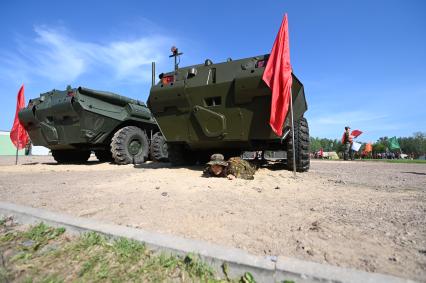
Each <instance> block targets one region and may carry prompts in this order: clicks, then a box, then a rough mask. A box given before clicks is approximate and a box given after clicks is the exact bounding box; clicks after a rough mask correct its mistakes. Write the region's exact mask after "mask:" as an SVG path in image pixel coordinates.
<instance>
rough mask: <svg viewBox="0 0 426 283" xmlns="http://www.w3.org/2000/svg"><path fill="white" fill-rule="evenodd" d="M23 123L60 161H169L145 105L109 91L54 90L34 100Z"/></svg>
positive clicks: (36, 142)
mask: <svg viewBox="0 0 426 283" xmlns="http://www.w3.org/2000/svg"><path fill="white" fill-rule="evenodd" d="M19 120H20V121H21V123H22V125H23V126H24V127H25V129H26V130H27V132H28V134H29V136H30V138H31V141H32V143H33V144H34V145H41V146H45V147H47V148H49V149H51V151H52V155H53V157H54V159H55V160H56V161H57V162H59V163H81V162H86V161H87V160H88V159H89V156H90V154H91V152H92V151H94V152H95V154H96V157H97V158H98V159H99V160H100V161H115V162H116V163H118V164H129V163H133V164H137V163H143V162H144V161H145V160H146V159H147V158H148V156H149V151H151V157H152V158H153V159H155V160H165V159H167V148H166V145H165V141H164V138H163V136H162V135H161V132H160V131H159V128H158V126H157V123H156V121H155V119H154V118H153V116H152V115H151V112H150V110H149V109H148V108H147V107H146V105H145V104H144V103H142V102H140V101H138V100H134V99H130V98H128V97H125V96H121V95H118V94H114V93H111V92H105V91H97V90H92V89H88V88H84V87H78V88H71V87H68V88H67V89H66V90H64V91H60V90H52V91H49V92H46V93H42V94H41V95H40V97H39V98H36V99H31V100H30V102H29V104H28V106H27V107H26V108H24V109H22V110H21V111H20V112H19Z"/></svg>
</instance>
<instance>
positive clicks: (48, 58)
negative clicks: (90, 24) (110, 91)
mask: <svg viewBox="0 0 426 283" xmlns="http://www.w3.org/2000/svg"><path fill="white" fill-rule="evenodd" d="M34 31H35V38H33V39H26V40H19V41H18V48H17V50H16V51H15V52H14V53H10V52H8V53H6V52H4V51H3V52H2V51H1V50H0V63H1V64H0V74H1V75H4V76H8V77H10V78H14V79H16V78H20V80H26V81H28V80H31V79H32V80H36V79H38V78H42V79H47V80H49V81H52V82H55V83H70V82H74V81H75V80H77V79H78V78H79V77H81V76H82V75H93V74H94V75H97V76H104V79H105V80H106V79H109V80H116V81H119V82H138V83H142V82H148V81H149V80H150V68H151V62H152V61H156V62H162V61H164V59H165V57H166V55H167V53H166V51H167V50H168V49H169V46H171V44H172V43H174V42H173V40H172V39H171V38H167V37H165V36H160V35H146V36H141V37H139V38H136V39H134V40H128V41H123V40H117V41H112V42H108V43H106V44H101V43H98V42H86V41H82V40H78V39H77V38H75V37H73V36H70V35H69V34H68V33H67V31H66V30H64V29H52V28H48V27H45V26H36V27H35V28H34Z"/></svg>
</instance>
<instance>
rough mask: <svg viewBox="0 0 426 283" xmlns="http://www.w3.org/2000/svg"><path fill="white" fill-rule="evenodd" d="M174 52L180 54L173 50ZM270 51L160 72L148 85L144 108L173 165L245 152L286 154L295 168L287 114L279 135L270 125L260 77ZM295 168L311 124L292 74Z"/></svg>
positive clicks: (303, 164) (305, 150)
mask: <svg viewBox="0 0 426 283" xmlns="http://www.w3.org/2000/svg"><path fill="white" fill-rule="evenodd" d="M172 52H173V55H172V56H171V57H175V62H176V57H177V56H179V55H180V53H178V52H177V49H172ZM268 57H269V56H268V55H260V56H255V57H250V58H245V59H240V60H235V61H233V60H230V59H228V61H227V62H222V63H217V64H214V63H213V62H212V61H211V60H209V59H207V60H206V61H205V62H204V63H203V64H199V65H193V66H188V67H184V68H178V66H177V64H176V63H175V70H174V71H172V72H168V73H164V74H160V81H159V82H158V83H157V84H156V85H154V86H153V87H152V88H151V91H150V95H149V98H148V106H149V107H150V109H151V111H152V113H153V114H154V116H155V118H156V120H157V122H158V124H159V126H160V128H161V131H162V133H163V134H164V136H165V138H166V140H167V145H168V153H169V159H170V162H171V163H172V164H174V165H183V164H193V163H195V162H197V161H199V162H205V161H206V160H207V158H208V157H209V155H210V154H212V153H215V152H220V153H223V154H225V156H226V155H227V156H228V157H230V156H238V155H240V154H241V153H242V152H243V151H263V152H264V151H283V152H286V153H287V154H286V156H287V166H288V168H289V169H293V160H292V157H293V152H292V139H291V134H289V133H290V129H291V123H290V117H289V116H290V115H288V116H287V119H286V120H285V122H284V124H283V129H284V131H283V132H284V135H283V136H282V137H278V136H277V135H275V133H274V132H273V131H272V130H271V128H270V126H269V117H270V108H271V91H270V89H269V88H268V87H267V85H266V84H265V83H264V82H263V81H262V75H263V72H264V69H265V66H266V64H267V62H268ZM292 99H293V107H294V120H295V157H296V162H295V163H296V169H297V170H298V171H307V170H308V169H309V165H310V159H309V128H308V122H307V120H306V119H305V118H304V116H303V114H304V113H305V112H306V110H307V103H306V99H305V92H304V88H303V85H302V83H301V82H300V81H299V80H298V79H297V78H296V76H294V75H293V85H292Z"/></svg>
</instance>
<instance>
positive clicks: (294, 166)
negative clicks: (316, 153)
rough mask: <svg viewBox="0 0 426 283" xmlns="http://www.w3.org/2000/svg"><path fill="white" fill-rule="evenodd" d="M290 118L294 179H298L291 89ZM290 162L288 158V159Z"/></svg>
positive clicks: (291, 93) (291, 92)
mask: <svg viewBox="0 0 426 283" xmlns="http://www.w3.org/2000/svg"><path fill="white" fill-rule="evenodd" d="M290 116H291V140H292V147H293V177H294V178H296V150H295V144H294V116H293V90H292V88H291V87H290ZM287 160H288V157H287Z"/></svg>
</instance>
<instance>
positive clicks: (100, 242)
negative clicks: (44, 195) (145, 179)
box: [0, 219, 291, 283]
mask: <svg viewBox="0 0 426 283" xmlns="http://www.w3.org/2000/svg"><path fill="white" fill-rule="evenodd" d="M22 228H23V227H21V226H15V225H14V224H13V222H12V221H10V220H6V219H3V220H0V251H2V254H1V256H2V257H1V258H0V282H45V283H48V282H49V283H57V282H244V283H252V282H256V281H255V279H254V278H253V276H252V275H251V274H250V273H245V275H244V276H242V277H241V278H237V279H230V278H227V277H228V276H227V267H226V266H223V274H222V276H221V277H222V278H227V279H218V276H217V275H216V274H215V273H214V272H213V271H212V269H211V268H210V267H209V266H208V265H207V264H205V263H203V262H202V261H201V260H200V259H199V258H198V257H197V256H195V255H187V256H185V257H177V256H170V255H165V254H155V253H153V252H152V251H150V250H149V249H147V248H146V247H145V245H144V244H142V243H140V242H137V241H133V240H128V239H125V238H120V239H115V240H109V239H106V238H105V237H103V236H101V235H99V234H96V233H87V234H84V235H82V236H81V237H70V236H68V235H66V234H65V229H64V228H52V227H49V226H47V225H45V224H43V223H40V224H38V225H36V226H32V227H29V228H27V229H24V230H22ZM287 282H291V281H287Z"/></svg>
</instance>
